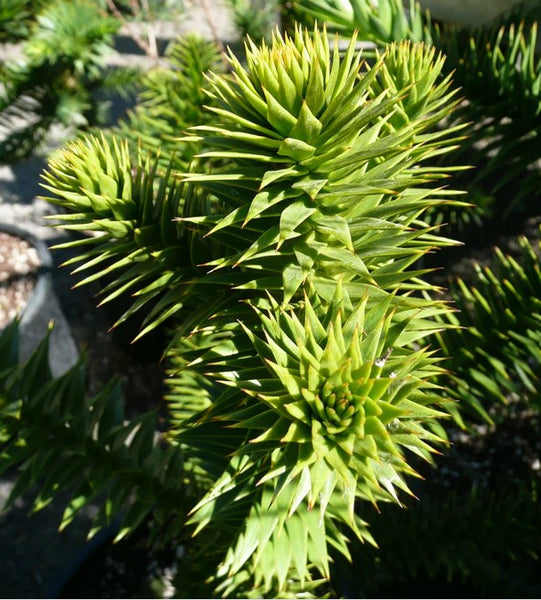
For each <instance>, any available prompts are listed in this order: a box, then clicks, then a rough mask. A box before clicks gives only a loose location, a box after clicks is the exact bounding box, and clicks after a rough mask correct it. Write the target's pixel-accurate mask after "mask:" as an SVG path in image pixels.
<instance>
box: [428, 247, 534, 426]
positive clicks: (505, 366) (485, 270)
mask: <svg viewBox="0 0 541 600" xmlns="http://www.w3.org/2000/svg"><path fill="white" fill-rule="evenodd" d="M451 294H452V297H453V300H454V302H455V306H456V308H457V310H458V311H460V312H458V313H456V314H455V315H452V318H451V319H450V320H451V322H452V323H453V324H454V325H456V326H457V328H455V329H446V330H445V331H443V332H442V333H440V334H438V336H437V337H438V345H439V346H440V347H441V348H442V351H443V352H444V354H445V355H446V356H447V357H448V360H447V361H446V367H447V368H448V369H449V371H450V374H449V383H448V386H447V388H448V393H449V394H450V395H451V396H452V397H453V398H455V399H456V400H458V401H459V402H460V405H461V406H463V407H465V406H470V407H473V408H474V409H476V410H477V411H478V412H479V413H481V414H482V415H484V416H485V418H488V415H487V413H486V410H487V409H488V407H490V405H491V403H493V402H495V401H500V402H508V401H509V400H510V399H512V398H516V397H517V396H518V397H520V398H522V399H527V401H528V403H529V404H530V406H532V407H536V408H537V409H539V408H541V404H540V398H539V388H540V377H541V270H540V266H539V257H538V255H537V254H536V252H535V251H534V249H533V248H532V246H531V245H530V244H529V243H528V240H527V239H526V238H524V237H523V238H520V239H519V252H518V253H517V256H515V257H512V256H509V255H504V254H503V253H502V252H501V251H500V250H499V249H498V248H497V249H496V250H495V264H494V267H489V266H484V267H483V266H481V265H478V264H476V265H475V278H474V279H473V281H471V282H468V283H465V282H464V281H463V280H461V279H459V280H458V281H457V282H456V283H454V284H453V286H452V288H451ZM448 318H450V317H448Z"/></svg>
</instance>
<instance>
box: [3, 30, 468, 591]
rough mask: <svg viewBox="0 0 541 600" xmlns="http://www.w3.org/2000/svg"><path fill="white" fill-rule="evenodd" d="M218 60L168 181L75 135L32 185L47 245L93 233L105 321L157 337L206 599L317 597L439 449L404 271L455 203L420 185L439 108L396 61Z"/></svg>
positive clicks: (288, 41) (347, 55)
mask: <svg viewBox="0 0 541 600" xmlns="http://www.w3.org/2000/svg"><path fill="white" fill-rule="evenodd" d="M229 62H230V66H231V73H230V74H225V75H224V74H216V75H213V74H210V75H209V106H208V110H210V111H211V113H212V114H213V115H214V118H213V120H210V121H209V120H208V119H206V124H204V125H201V126H198V127H194V128H192V129H191V130H189V131H188V132H178V133H179V135H180V134H181V133H184V136H183V138H182V140H181V142H182V143H183V144H184V143H197V144H198V145H199V147H200V148H201V151H200V152H199V154H198V155H197V156H196V157H195V158H194V160H193V161H192V163H191V164H190V166H189V168H187V169H186V171H185V172H178V171H177V170H175V169H170V170H169V172H167V173H165V174H164V175H163V177H161V178H158V176H157V175H156V171H155V167H154V168H153V167H152V165H153V164H154V165H155V164H156V162H155V161H156V157H154V156H152V155H151V154H147V153H145V151H143V150H141V151H140V156H139V157H138V158H137V159H136V163H137V164H131V162H130V158H129V153H128V151H127V146H126V145H125V144H124V142H122V141H119V140H117V139H116V138H113V139H112V140H111V141H107V140H106V139H105V138H104V139H101V140H100V139H97V138H92V137H89V138H87V139H83V140H81V141H78V142H75V143H72V144H70V145H68V146H67V147H65V148H64V149H62V150H61V151H60V152H59V153H58V154H57V155H56V156H55V158H54V160H51V162H50V165H49V170H48V172H46V173H45V175H44V179H45V187H46V188H47V189H48V190H49V191H51V192H52V193H53V194H54V195H53V196H52V197H51V198H49V200H50V201H51V202H54V203H56V204H59V205H60V206H61V207H62V208H63V209H64V210H65V212H62V213H61V214H59V215H57V217H56V218H57V219H58V220H59V221H60V223H61V226H62V227H64V228H66V229H71V230H76V231H81V230H82V231H84V230H86V229H91V230H93V231H95V232H98V233H99V234H100V235H94V236H91V237H85V238H83V239H82V240H81V241H76V242H73V243H70V244H68V245H71V246H72V247H73V248H75V249H77V250H78V253H77V255H76V256H75V257H74V259H73V261H72V262H74V263H77V262H80V263H81V265H80V266H79V270H82V271H85V270H86V271H87V272H89V273H90V274H89V275H88V277H87V278H86V281H92V280H95V279H98V278H99V277H100V276H101V274H102V273H103V272H107V273H108V274H109V283H108V285H107V287H106V289H105V290H104V294H103V295H104V301H108V300H110V299H112V298H114V297H116V296H118V295H120V294H125V293H126V292H131V293H132V294H133V303H132V305H131V306H130V307H129V308H128V309H127V311H126V313H125V315H123V316H122V317H121V320H124V319H127V318H129V317H130V315H131V314H132V313H134V312H135V311H137V310H138V309H139V308H141V307H143V306H146V307H147V309H148V316H147V318H146V320H145V321H144V323H143V326H142V330H141V331H140V332H139V333H138V335H139V336H142V335H144V334H145V332H147V331H149V330H151V329H152V328H154V327H156V326H157V325H158V324H161V323H165V325H166V326H167V327H168V331H169V333H170V336H171V342H170V344H169V345H168V347H167V349H166V351H165V358H166V361H167V365H168V368H169V371H170V378H169V379H168V380H167V382H168V386H169V390H168V393H167V398H166V399H167V402H168V403H169V410H170V416H171V422H170V423H171V426H170V429H169V431H168V432H167V434H166V437H165V440H164V441H165V442H167V444H168V445H169V446H172V447H178V448H179V449H180V450H181V451H182V456H183V458H184V465H183V471H182V473H180V472H179V473H177V474H175V473H174V472H173V471H168V474H167V477H171V478H173V479H175V478H184V477H187V476H186V475H185V473H188V472H189V473H190V476H191V477H192V478H193V479H194V483H191V484H190V485H188V484H187V485H186V488H187V490H189V492H190V494H191V496H190V499H191V498H192V496H194V495H195V496H197V498H196V499H195V501H194V502H193V504H192V508H191V510H190V511H189V514H186V521H187V525H188V526H193V527H192V529H190V531H194V533H195V534H196V535H198V536H201V537H200V539H201V540H203V542H204V540H205V534H206V532H208V530H209V529H211V528H214V533H215V535H213V536H211V538H210V539H212V544H213V550H215V548H216V544H219V547H221V548H222V549H223V552H222V556H221V562H220V564H219V565H215V566H214V568H215V569H216V571H215V573H214V575H213V577H211V580H212V581H213V582H214V585H215V586H216V589H217V590H218V591H219V592H220V593H222V594H223V595H224V596H231V595H235V594H238V595H241V596H245V595H247V594H263V595H267V596H271V597H275V595H277V594H278V595H280V596H283V595H285V594H287V593H291V594H297V593H307V592H309V591H314V590H315V589H316V587H317V586H318V585H319V584H320V583H322V582H325V581H329V579H330V566H329V565H330V562H331V559H332V553H333V552H334V551H338V552H341V553H342V554H344V555H345V556H348V553H349V551H348V538H347V536H346V533H345V531H346V529H349V530H350V531H351V532H352V534H353V535H355V536H357V537H358V538H360V539H361V540H364V541H368V542H371V543H373V540H372V537H371V535H370V533H369V531H368V524H367V523H365V522H363V521H362V520H361V519H360V518H359V517H358V516H357V514H356V504H357V503H358V502H365V501H366V502H370V503H373V504H377V503H380V502H398V503H399V502H400V496H401V494H402V493H403V492H406V493H411V492H409V486H408V481H407V478H408V477H409V476H415V470H414V469H413V467H412V465H411V464H410V463H411V461H410V457H411V455H412V454H415V455H417V456H420V457H421V458H423V459H426V460H431V458H430V457H431V454H432V453H433V452H434V451H435V446H437V445H438V444H440V443H442V442H444V441H445V434H444V431H443V428H442V427H441V425H440V424H439V419H440V418H441V417H444V416H446V414H447V411H446V410H445V401H443V400H442V398H441V394H440V392H439V388H438V384H437V380H438V376H439V375H440V374H441V373H442V369H441V367H440V366H439V364H438V360H439V359H438V357H437V355H435V354H434V353H433V351H432V350H431V349H430V348H429V347H428V346H427V338H428V336H430V335H431V334H433V333H434V332H435V331H436V330H437V329H439V328H440V327H441V324H440V322H439V321H438V320H437V319H436V317H437V316H438V315H441V314H444V313H446V312H447V311H449V310H450V309H449V308H448V307H447V306H446V304H445V303H443V302H442V301H440V300H438V299H437V298H436V292H437V290H436V289H435V288H434V287H433V286H432V285H431V284H430V283H429V282H427V281H425V279H423V276H424V274H425V271H423V270H422V269H419V268H416V267H415V263H416V262H417V261H418V259H420V258H421V257H422V256H423V255H424V254H426V253H427V252H432V251H434V250H436V249H438V248H440V247H442V246H445V245H448V244H450V243H452V242H451V241H450V240H447V239H445V238H442V237H440V236H439V235H438V232H437V231H435V230H434V228H433V227H431V226H429V225H428V224H427V223H426V222H425V220H424V219H423V215H424V213H425V212H426V211H427V210H428V209H430V208H431V207H434V206H437V205H440V204H442V203H449V202H454V195H455V194H454V193H453V192H452V191H450V190H446V189H444V188H443V186H441V179H442V178H443V177H445V176H446V173H445V169H441V168H440V169H437V170H432V169H431V168H430V166H429V165H430V161H431V160H432V159H433V158H434V157H435V156H439V155H441V154H442V153H445V152H448V151H450V150H451V149H452V148H453V147H454V145H455V143H456V141H457V139H458V138H457V137H456V136H457V131H456V130H455V129H445V128H442V127H439V128H436V127H435V125H436V124H438V123H440V122H441V121H442V119H444V118H445V117H446V116H448V115H449V114H450V112H451V111H452V110H453V107H454V106H455V104H456V102H457V99H456V95H455V91H453V90H452V89H451V81H450V78H449V77H443V76H442V75H441V70H442V65H443V58H442V57H441V56H439V55H437V54H436V53H435V51H434V50H433V49H430V48H427V47H425V46H423V45H415V44H412V43H410V42H406V43H401V44H396V45H391V46H389V48H388V49H386V50H385V51H384V52H382V53H381V55H380V56H378V57H377V59H376V61H375V62H374V63H373V64H367V63H365V62H364V60H363V56H362V54H361V52H360V51H359V50H358V49H357V48H356V44H355V39H352V40H351V42H350V44H349V46H348V48H347V49H346V51H345V52H344V53H343V54H341V52H340V51H339V49H338V43H337V41H336V40H335V41H334V44H333V40H332V39H329V37H328V35H327V33H326V31H325V30H319V29H317V28H315V29H314V30H313V31H312V32H309V31H306V30H303V29H301V28H298V29H297V30H296V31H295V32H294V34H293V35H292V36H291V37H289V36H287V35H284V36H282V35H280V34H279V33H275V34H274V36H273V39H272V42H271V43H270V45H266V44H265V43H262V45H261V46H259V47H258V46H256V45H255V44H253V43H252V42H250V41H248V43H247V47H246V61H245V63H244V64H243V63H241V62H240V61H239V60H238V59H237V58H236V57H235V56H233V55H230V56H229ZM134 335H135V334H134ZM143 426H144V423H142V425H141V427H143ZM7 454H9V452H7ZM153 462H155V461H153ZM141 468H142V469H144V468H145V465H142V466H141ZM116 477H117V478H119V479H122V478H123V477H126V474H125V473H124V472H123V471H122V469H119V471H118V473H117V474H116ZM165 484H166V481H165ZM104 485H105V487H106V482H104ZM187 493H188V492H187ZM149 495H150V496H152V490H151V491H149ZM124 500H125V501H126V503H129V500H130V499H129V498H125V499H124ZM155 502H156V505H157V506H159V504H160V498H159V496H156V497H155ZM184 502H185V499H184V500H183V501H182V502H180V501H179V506H184ZM117 504H118V503H117ZM117 504H114V507H115V509H116V508H117ZM345 528H346V529H345ZM128 529H129V527H128ZM217 538H218V540H217ZM209 575H212V573H209Z"/></svg>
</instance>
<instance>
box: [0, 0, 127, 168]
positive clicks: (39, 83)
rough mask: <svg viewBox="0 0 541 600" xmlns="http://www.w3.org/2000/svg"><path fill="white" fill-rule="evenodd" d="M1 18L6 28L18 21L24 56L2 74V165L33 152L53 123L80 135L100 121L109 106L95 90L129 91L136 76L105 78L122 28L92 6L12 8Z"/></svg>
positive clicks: (60, 3)
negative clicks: (110, 87)
mask: <svg viewBox="0 0 541 600" xmlns="http://www.w3.org/2000/svg"><path fill="white" fill-rule="evenodd" d="M15 8H17V10H14V9H15ZM4 14H5V15H6V17H5V18H6V22H5V24H4V26H5V27H6V29H7V28H8V27H9V30H10V31H11V30H12V25H13V24H14V23H15V24H16V27H15V31H17V30H20V36H21V37H22V40H21V42H20V44H21V57H20V58H14V59H12V60H9V61H6V62H5V63H4V64H3V65H2V66H1V69H0V83H1V86H2V88H1V93H0V127H1V130H2V138H1V141H0V160H1V161H2V162H4V163H10V162H14V161H16V160H19V159H20V158H22V157H25V156H27V155H28V154H29V153H30V152H32V151H33V150H34V149H35V148H36V147H37V146H38V145H39V144H40V143H41V142H42V141H43V140H44V139H45V137H46V135H47V133H48V132H49V130H50V128H51V126H52V125H53V124H57V125H58V124H60V125H62V126H64V127H66V128H68V129H72V130H77V129H78V128H81V129H84V128H88V126H89V125H91V124H95V123H99V122H102V123H103V122H104V121H105V119H106V110H105V109H106V106H107V104H106V103H105V102H104V101H103V99H101V100H100V98H99V96H98V95H97V91H98V90H100V89H103V88H106V87H107V86H108V85H110V86H112V88H114V89H115V90H118V89H119V87H116V83H118V82H120V83H121V84H122V86H126V84H127V82H128V81H129V80H130V78H131V77H133V71H132V70H129V69H125V70H123V71H118V72H116V73H115V74H114V75H111V74H108V72H107V70H106V64H105V59H106V57H107V56H108V55H110V54H111V53H112V52H113V35H114V34H115V33H116V32H117V31H118V29H119V27H120V22H119V21H118V20H116V19H115V18H113V17H111V16H108V15H107V14H106V13H105V12H104V11H103V10H102V9H101V8H100V7H99V5H98V4H96V3H95V2H91V1H90V0H77V1H75V2H67V1H65V0H54V1H50V2H40V3H32V10H30V5H24V6H23V5H20V6H19V5H16V6H11V8H10V10H9V12H7V13H6V12H4ZM21 27H23V28H24V31H23V29H21ZM23 34H24V35H23Z"/></svg>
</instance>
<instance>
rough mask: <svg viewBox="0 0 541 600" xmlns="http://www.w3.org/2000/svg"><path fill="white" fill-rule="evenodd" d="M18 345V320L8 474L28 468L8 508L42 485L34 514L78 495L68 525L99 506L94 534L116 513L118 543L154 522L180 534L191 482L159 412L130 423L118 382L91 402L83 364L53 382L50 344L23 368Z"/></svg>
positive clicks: (4, 447)
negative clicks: (62, 496)
mask: <svg viewBox="0 0 541 600" xmlns="http://www.w3.org/2000/svg"><path fill="white" fill-rule="evenodd" d="M17 340H18V322H17V321H13V322H12V323H11V324H10V325H9V326H8V327H6V328H5V329H4V330H3V331H2V332H1V333H0V349H1V353H0V357H1V358H0V360H1V361H2V362H1V364H0V390H1V394H0V415H1V417H0V423H1V427H0V447H1V456H2V461H1V470H2V472H4V471H5V470H6V469H7V468H9V467H11V466H13V465H16V466H18V467H19V476H18V479H17V483H16V485H15V486H14V487H13V489H12V491H11V495H10V499H9V500H8V505H9V503H10V502H13V501H14V500H16V499H17V498H18V497H19V496H20V495H22V494H24V493H25V492H27V491H29V490H30V489H31V488H33V486H34V485H35V484H36V483H38V484H39V492H38V494H37V496H36V497H35V499H34V510H39V509H40V508H43V507H44V506H46V505H47V504H48V503H49V502H51V500H52V499H53V498H55V497H56V496H57V494H59V493H60V492H62V491H65V490H69V492H70V499H69V501H68V502H67V505H66V507H65V511H64V515H63V517H62V523H61V524H60V527H61V528H63V527H66V526H67V525H69V523H70V522H71V521H72V520H73V518H74V516H75V515H76V513H77V512H78V511H79V510H80V509H81V508H82V507H83V506H85V505H86V504H88V503H89V502H95V503H97V504H98V505H99V511H98V513H97V514H96V517H95V519H94V526H93V528H92V530H91V532H90V534H91V535H92V534H94V533H96V532H97V531H99V530H100V529H102V528H103V527H106V526H107V525H109V524H111V523H112V522H113V521H114V520H115V519H116V518H117V517H121V521H120V525H119V531H118V536H117V537H118V538H120V537H122V536H124V535H125V534H126V533H128V532H129V531H133V530H134V529H136V528H137V527H138V526H139V525H140V524H141V523H142V522H143V521H145V520H148V519H151V521H152V523H153V535H154V536H159V537H160V536H161V537H162V538H163V539H165V540H166V539H169V538H171V537H174V536H176V535H178V534H179V532H180V531H181V529H182V527H183V525H184V521H185V515H186V505H185V502H186V501H187V497H188V495H189V494H188V493H187V492H186V487H187V486H188V485H189V482H190V479H191V478H190V475H189V473H188V472H187V471H186V468H187V467H186V466H185V465H184V460H183V456H182V452H181V451H180V449H179V448H178V447H176V446H171V445H169V446H164V445H163V443H162V442H161V441H160V439H159V436H158V435H157V434H156V422H155V416H156V415H155V414H154V412H149V413H145V414H142V415H140V416H137V417H135V418H132V419H131V420H129V421H127V420H126V417H125V414H124V408H123V401H122V398H121V395H120V388H119V385H118V384H117V383H115V382H114V381H111V382H110V383H109V384H108V385H106V386H105V387H104V388H103V389H102V390H101V391H100V392H99V393H98V394H97V395H96V396H94V397H92V398H89V397H88V396H87V395H86V393H85V387H86V379H85V367H84V364H83V363H82V362H79V363H78V364H77V365H75V366H74V367H73V368H71V369H70V370H69V371H67V372H66V373H65V374H64V375H63V376H61V377H59V378H57V379H53V378H52V377H51V374H50V370H49V364H48V344H49V338H48V337H47V338H46V339H44V340H43V341H42V342H41V344H40V345H39V347H38V348H37V349H36V351H35V352H34V354H33V355H32V356H31V357H30V358H29V359H28V361H27V362H26V363H24V364H19V363H18V362H17V359H16V350H17ZM158 498H159V502H157V499H158Z"/></svg>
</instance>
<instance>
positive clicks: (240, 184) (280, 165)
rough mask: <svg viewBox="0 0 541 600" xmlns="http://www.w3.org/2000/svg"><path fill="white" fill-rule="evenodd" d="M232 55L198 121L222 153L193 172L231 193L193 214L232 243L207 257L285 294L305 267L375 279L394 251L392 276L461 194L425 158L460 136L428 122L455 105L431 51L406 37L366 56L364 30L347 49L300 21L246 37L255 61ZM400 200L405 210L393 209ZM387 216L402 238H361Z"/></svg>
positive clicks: (425, 245) (430, 241)
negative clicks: (367, 59)
mask: <svg viewBox="0 0 541 600" xmlns="http://www.w3.org/2000/svg"><path fill="white" fill-rule="evenodd" d="M229 60H230V62H231V66H232V69H233V75H232V76H231V77H224V76H213V77H211V80H210V84H211V89H212V91H211V97H212V99H213V102H214V105H213V106H210V110H212V111H214V112H215V113H216V115H217V124H216V125H205V126H202V127H196V128H194V129H195V130H196V131H197V132H198V133H199V134H200V135H199V136H196V137H195V138H194V139H198V140H200V141H202V142H203V143H204V145H205V146H210V147H213V149H212V150H211V151H208V152H205V153H203V154H202V155H201V156H202V157H205V158H207V159H215V160H218V159H223V160H224V161H225V165H224V166H223V167H219V166H217V167H216V169H215V170H214V171H213V172H212V173H211V174H202V173H191V174H187V175H186V177H187V179H188V180H189V181H191V182H194V183H195V182H197V184H198V185H199V186H203V187H205V188H206V189H207V190H208V193H212V194H213V195H215V196H217V197H218V198H219V199H220V200H221V209H219V210H217V211H216V214H215V215H205V216H194V217H186V221H187V222H188V223H191V225H192V226H193V227H196V228H198V229H199V231H200V233H201V234H202V235H203V234H204V235H207V236H208V237H209V238H210V239H214V240H215V241H216V242H218V243H220V244H222V245H223V246H224V247H225V248H227V249H228V252H227V254H226V255H225V256H221V257H218V258H216V259H215V260H214V261H211V262H210V263H208V265H209V266H211V267H212V268H213V269H214V270H220V269H230V268H233V276H234V275H235V273H236V271H235V269H239V268H240V269H242V270H243V272H251V273H253V277H254V279H253V282H252V283H251V286H252V288H253V289H264V288H269V287H270V288H276V289H278V288H282V289H283V290H284V297H285V300H286V301H287V300H289V299H290V298H292V297H293V296H294V295H295V293H296V291H297V290H298V289H299V286H300V285H301V284H302V283H303V281H305V280H306V278H307V277H308V276H309V275H310V276H315V277H313V281H316V282H317V281H318V277H322V278H333V279H335V278H336V277H338V276H343V277H344V278H345V279H346V280H356V281H359V282H364V283H365V284H378V283H380V282H379V281H378V275H379V273H378V269H379V268H381V267H382V266H383V265H386V270H385V271H384V274H383V273H382V275H383V276H384V279H383V281H382V282H383V283H387V282H390V281H391V279H392V274H391V273H389V271H393V268H392V263H393V261H395V260H397V258H398V256H399V255H400V256H401V257H402V258H403V262H399V263H397V265H396V268H395V269H394V273H398V272H402V271H404V270H405V267H406V263H407V262H408V258H409V259H411V260H410V261H409V263H410V264H411V263H413V262H414V261H415V260H416V259H417V258H419V257H420V256H421V255H422V254H423V253H425V252H427V251H428V250H429V249H431V248H433V247H434V246H437V245H443V244H445V243H446V242H445V240H442V239H440V238H438V237H436V236H435V235H433V234H431V232H429V229H428V228H427V226H426V224H424V223H423V222H422V220H420V216H421V215H422V214H423V213H424V212H425V211H426V210H427V209H428V208H429V207H431V206H433V205H437V204H440V203H442V202H443V203H448V202H450V201H452V200H453V193H452V191H445V192H443V191H441V190H438V189H430V188H429V187H428V186H429V185H431V182H433V180H435V179H438V178H440V177H442V176H444V175H445V173H444V171H445V170H442V171H441V172H431V173H430V174H429V172H428V170H426V169H423V168H422V167H421V165H422V163H423V162H424V161H426V160H428V159H429V158H430V157H433V156H436V155H438V154H440V153H441V152H445V151H447V150H450V149H452V147H453V146H454V141H455V140H454V139H453V137H452V136H453V134H454V133H455V132H454V130H445V129H444V130H443V132H442V131H438V132H433V133H430V132H429V128H431V127H432V128H434V124H435V123H436V122H437V121H439V120H440V119H441V118H442V117H443V116H445V115H446V114H447V113H448V112H449V111H451V110H452V109H453V106H454V100H453V97H454V92H453V91H450V90H449V86H450V82H449V80H448V79H446V80H443V81H440V72H441V68H442V63H443V59H442V58H441V57H437V58H436V57H435V53H434V51H432V50H429V49H427V48H424V47H423V46H419V47H416V46H413V45H410V44H402V45H399V46H397V47H393V48H392V49H390V50H389V51H388V53H385V54H384V55H382V56H381V57H380V58H379V60H378V61H377V62H376V64H375V65H373V66H372V67H368V66H366V65H365V64H364V62H363V60H362V54H361V52H360V51H358V50H357V49H356V47H355V40H354V39H353V40H352V41H351V43H350V45H349V46H348V48H347V50H346V52H345V54H344V55H343V56H342V55H341V54H340V52H339V49H338V46H337V43H336V40H335V44H334V46H333V44H332V41H331V40H330V39H329V37H328V35H327V33H326V31H325V30H323V31H320V30H318V29H317V28H316V29H314V31H313V32H312V33H311V34H309V32H308V31H305V30H302V29H300V28H299V29H297V30H296V31H295V33H294V35H293V37H291V38H290V37H288V36H287V35H285V36H284V37H282V36H281V35H280V34H278V33H276V34H275V35H274V37H273V40H272V44H271V46H266V45H263V46H261V47H260V48H257V47H256V46H255V45H254V44H252V43H250V42H249V43H248V46H247V61H246V67H244V66H243V65H242V64H241V63H240V62H239V61H238V60H237V59H236V58H235V57H233V56H231V57H230V58H229ZM387 62H389V65H388V66H386V63H387ZM410 69H411V70H412V72H411V73H410V74H409V75H408V76H404V72H409V70H410ZM429 98H430V100H429ZM397 119H398V120H399V122H398V121H397ZM416 188H418V190H417V189H416ZM414 193H417V198H416V200H417V202H416V203H415V202H411V203H408V202H400V201H401V200H402V198H404V194H414ZM397 202H398V204H399V205H400V207H401V210H400V211H399V212H400V216H399V218H395V214H396V213H395V214H389V213H387V212H386V210H387V208H386V207H389V206H391V205H393V203H397ZM391 212H392V210H391ZM374 217H377V219H379V220H373V218H374ZM363 221H365V222H367V223H370V229H371V231H370V232H367V230H366V229H363V228H362V225H363ZM389 227H394V228H395V229H398V228H401V229H402V231H401V237H400V241H399V238H398V237H396V238H395V239H394V240H393V249H391V248H390V247H389V246H387V247H385V246H383V245H382V244H378V247H377V249H375V250H376V252H375V254H368V255H365V253H364V252H361V250H360V248H362V247H364V246H365V245H367V244H365V242H368V240H367V238H368V239H371V240H372V241H374V240H375V239H376V236H377V235H378V233H380V232H381V231H383V230H387V229H389ZM397 246H398V247H397ZM389 263H391V264H389ZM278 264H279V265H280V266H279V267H278V268H277V265H278ZM389 277H391V279H389ZM400 279H401V277H400V276H399V277H396V278H395V280H394V284H395V285H400ZM243 285H245V283H243Z"/></svg>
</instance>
